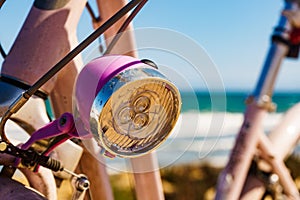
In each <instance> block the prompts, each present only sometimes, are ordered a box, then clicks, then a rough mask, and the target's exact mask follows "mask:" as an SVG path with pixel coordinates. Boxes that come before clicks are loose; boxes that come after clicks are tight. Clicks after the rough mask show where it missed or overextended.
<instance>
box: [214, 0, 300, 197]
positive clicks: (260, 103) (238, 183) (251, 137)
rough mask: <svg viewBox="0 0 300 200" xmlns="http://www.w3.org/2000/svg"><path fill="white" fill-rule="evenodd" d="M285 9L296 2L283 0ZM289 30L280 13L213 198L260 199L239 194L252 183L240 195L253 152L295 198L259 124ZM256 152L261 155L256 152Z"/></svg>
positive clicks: (286, 47)
mask: <svg viewBox="0 0 300 200" xmlns="http://www.w3.org/2000/svg"><path fill="white" fill-rule="evenodd" d="M285 9H286V10H295V11H299V5H298V2H296V1H286V2H285ZM292 29H293V27H292V25H291V24H290V23H289V21H288V19H287V18H286V17H285V16H281V18H280V21H279V26H278V28H276V29H275V32H274V34H273V38H272V39H273V41H272V44H271V47H270V50H269V53H268V55H267V58H266V61H265V64H264V67H263V71H262V73H261V76H260V79H259V81H258V83H257V86H256V88H255V90H254V93H253V95H252V96H250V97H249V98H248V102H247V104H248V105H247V109H246V112H245V116H244V123H243V125H242V127H241V129H240V132H239V134H238V136H237V139H236V143H235V145H234V147H233V150H232V152H231V155H230V158H229V161H228V164H227V165H226V167H225V169H224V170H223V172H222V173H221V174H220V176H219V180H218V187H217V194H216V199H230V200H232V199H240V198H245V199H247V198H248V197H249V199H250V198H251V199H259V198H261V196H260V197H259V196H256V197H254V196H252V194H251V195H249V196H248V197H246V196H243V195H246V191H249V190H251V188H252V186H253V185H252V186H247V187H248V188H247V189H246V188H244V191H243V195H242V196H241V192H242V190H243V186H244V183H245V180H246V178H247V174H248V171H249V168H250V165H251V162H252V159H253V158H254V156H255V155H259V156H260V157H262V158H263V159H264V160H265V161H267V163H268V164H269V165H270V166H271V168H272V170H273V172H274V173H276V174H277V175H278V177H279V180H280V183H281V185H282V187H283V190H284V193H285V195H287V196H288V197H289V198H291V199H299V193H298V189H297V187H296V186H295V184H294V182H293V179H292V177H291V176H290V173H289V171H288V169H287V168H286V166H285V165H284V163H283V160H282V159H283V157H284V156H282V155H280V156H277V155H276V151H275V150H274V148H273V147H274V146H273V144H272V142H271V141H270V140H269V138H267V136H266V135H265V134H264V130H263V126H262V123H263V120H264V118H265V116H266V114H267V113H268V111H270V110H272V109H273V108H274V105H273V104H272V100H271V98H272V94H273V88H274V83H275V80H276V77H277V74H278V71H279V68H280V65H281V62H282V60H283V59H284V58H285V57H286V56H287V55H288V53H289V45H288V44H287V41H289V39H290V32H291V31H292ZM291 112H292V114H290V115H289V116H288V117H287V118H290V116H295V115H294V112H293V111H291ZM285 122H286V121H285ZM292 126H293V124H292ZM287 127H289V126H288V125H287V124H282V125H281V130H282V129H283V130H284V131H287V130H286V128H287ZM298 131H299V129H298ZM276 135H277V136H276V137H278V134H277V133H276ZM281 135H282V134H281ZM276 137H275V138H276ZM285 137H287V136H285ZM293 139H299V133H298V134H296V135H295V136H294V137H293ZM293 143H295V142H293ZM289 144H291V141H289ZM289 148H291V146H289ZM260 152H261V154H258V153H260ZM285 152H287V150H285Z"/></svg>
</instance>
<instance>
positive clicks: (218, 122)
mask: <svg viewBox="0 0 300 200" xmlns="http://www.w3.org/2000/svg"><path fill="white" fill-rule="evenodd" d="M249 95H250V93H249V92H246V91H229V92H225V93H220V92H207V91H198V92H181V99H182V108H181V114H180V117H179V120H178V122H177V124H176V126H175V127H174V129H173V131H172V133H171V134H170V136H169V137H168V139H167V140H166V141H165V142H164V143H163V144H162V145H161V146H160V147H159V148H158V149H157V150H156V151H155V156H156V157H157V160H158V166H159V167H160V168H166V167H172V166H175V165H180V164H198V163H200V164H208V165H211V166H214V167H223V166H224V165H225V164H226V162H227V160H228V157H229V154H230V151H231V149H232V147H233V145H234V143H235V138H236V136H237V134H238V132H239V129H240V127H241V124H242V123H243V113H244V110H245V108H246V105H245V100H246V99H247V97H249ZM272 100H273V102H274V103H275V105H276V106H277V108H276V111H274V112H271V113H269V114H268V115H267V117H266V118H265V120H264V121H263V122H262V126H263V129H264V130H265V132H266V134H269V133H270V132H271V131H272V130H274V129H275V128H276V126H277V125H278V124H279V123H280V120H281V118H282V117H283V116H284V113H285V112H286V111H287V110H289V109H290V108H291V107H293V106H295V105H296V104H297V103H298V102H300V92H292V91H290V92H285V91H284V92H275V93H274V96H273V98H272ZM299 122H300V113H299ZM283 134H284V133H283ZM299 146H300V145H298V146H297V147H296V148H295V150H294V153H295V154H299V153H300V148H299ZM106 165H107V166H108V169H111V171H112V172H114V171H116V172H118V171H127V170H129V171H130V170H131V168H132V167H131V161H130V159H124V158H116V159H113V160H111V159H108V160H107V163H106Z"/></svg>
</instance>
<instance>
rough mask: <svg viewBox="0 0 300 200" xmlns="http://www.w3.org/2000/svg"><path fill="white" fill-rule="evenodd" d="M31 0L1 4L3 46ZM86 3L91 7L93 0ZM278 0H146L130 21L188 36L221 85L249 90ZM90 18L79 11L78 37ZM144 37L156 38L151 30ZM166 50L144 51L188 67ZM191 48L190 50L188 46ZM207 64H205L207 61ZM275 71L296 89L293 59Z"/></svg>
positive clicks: (299, 84) (280, 85) (281, 82)
mask: <svg viewBox="0 0 300 200" xmlns="http://www.w3.org/2000/svg"><path fill="white" fill-rule="evenodd" d="M32 3H33V1H29V0H23V1H20V0H7V1H6V3H5V4H4V6H3V7H2V9H1V11H0V27H1V29H0V41H1V43H2V45H3V47H4V49H5V50H6V51H8V50H9V48H10V47H11V45H12V42H13V41H14V38H15V37H16V35H17V33H18V30H19V29H20V26H21V25H22V23H23V21H24V19H25V17H26V15H27V13H28V12H29V10H30V7H31V5H32ZM90 3H91V5H92V6H93V8H94V9H96V7H95V2H94V1H90ZM283 5H284V3H283V1H282V0H264V1H261V0H251V1H243V0H227V1H220V0H218V1H217V0H187V1H182V0H181V1H179V0H149V1H148V2H147V4H146V5H145V6H144V8H143V9H142V11H141V12H140V13H139V14H138V16H137V17H136V18H135V19H134V22H133V24H134V28H135V29H145V28H149V27H151V28H156V29H163V30H167V31H171V32H174V33H175V35H176V34H177V35H178V34H179V35H181V36H182V37H184V38H185V39H187V38H188V39H189V41H192V42H193V43H196V44H197V45H198V46H200V47H201V48H202V49H203V50H204V52H205V53H206V54H207V57H208V58H209V59H210V60H211V61H212V63H213V64H214V67H215V68H216V73H219V78H220V81H221V82H222V83H223V84H224V87H225V89H226V90H247V91H248V90H252V89H253V88H254V86H255V84H256V81H257V79H258V76H259V74H260V71H261V68H262V65H263V62H264V59H265V57H266V54H267V51H268V48H269V45H270V36H271V33H272V30H273V28H274V27H275V25H276V24H277V22H278V19H279V14H280V12H281V9H282V8H283ZM89 22H90V19H89V15H88V14H87V12H86V11H84V13H83V15H82V17H81V20H80V22H79V25H78V38H79V41H82V40H83V39H84V38H85V37H86V36H88V34H89V33H91V32H92V26H91V24H90V23H89ZM139 35H140V34H138V37H140V36H139ZM145 38H147V39H148V40H151V39H153V40H155V39H154V38H151V35H150V36H147V37H145ZM145 38H144V39H145ZM174 38H176V37H175V36H174ZM174 43H175V44H176V43H177V44H182V46H184V44H183V42H181V43H180V42H179V43H178V41H175V40H174ZM186 43H187V44H188V43H189V42H186ZM185 50H187V49H185ZM165 53H166V52H164V53H160V52H159V51H158V52H155V53H153V52H149V56H150V59H151V58H152V57H151V55H152V56H153V58H154V59H155V61H156V62H158V63H159V64H160V63H162V64H163V65H169V66H172V67H174V68H175V69H178V70H177V72H178V71H179V72H178V73H180V71H189V70H182V69H180V66H179V65H181V64H182V65H184V62H188V60H185V61H182V60H181V61H180V59H179V60H177V61H176V58H175V59H173V58H172V57H171V56H170V55H167V53H166V55H165ZM190 53H193V49H191V50H190ZM142 55H144V54H142ZM167 58H169V60H168V61H167ZM199 59H200V58H199ZM204 60H205V58H204ZM0 62H1V63H2V62H3V59H0ZM203 62H205V61H203ZM204 67H205V66H204ZM187 69H188V68H187ZM206 70H210V69H209V66H208V67H207V69H206ZM280 72H281V73H280V75H279V79H278V81H277V83H276V90H292V91H294V90H297V91H300V79H299V75H300V63H299V61H298V60H291V59H286V60H285V61H284V63H283V66H282V69H281V71H280ZM191 73H192V72H191ZM211 73H212V72H211ZM214 73H215V72H214ZM183 76H184V78H185V79H189V80H190V82H191V84H192V87H198V85H201V84H198V85H197V80H199V78H197V77H195V78H194V79H193V76H190V75H188V74H186V75H183ZM201 76H202V79H203V80H202V82H206V83H204V85H205V84H206V86H207V87H210V85H211V83H209V81H207V80H206V79H209V78H206V77H205V76H206V75H205V73H204V74H202V75H201ZM203 76H204V77H203ZM199 82H201V80H199ZM207 82H208V83H207ZM199 87H200V88H201V86H199Z"/></svg>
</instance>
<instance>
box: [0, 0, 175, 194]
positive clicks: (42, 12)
mask: <svg viewBox="0 0 300 200" xmlns="http://www.w3.org/2000/svg"><path fill="white" fill-rule="evenodd" d="M74 2H75V1H66V2H64V1H57V2H56V4H55V3H49V4H48V3H45V2H42V1H38V0H37V1H35V3H34V7H33V8H32V11H31V13H30V15H29V17H28V19H27V21H26V22H25V25H24V26H25V27H26V24H27V26H29V27H30V26H31V25H32V24H31V23H33V22H35V21H34V20H33V18H34V16H35V17H36V16H39V17H40V18H39V20H44V19H47V17H49V16H51V15H53V16H54V17H53V16H52V18H51V17H49V20H48V21H47V20H45V21H47V22H48V24H47V23H45V24H42V23H41V26H37V29H38V28H40V31H41V32H39V33H37V34H41V33H43V34H44V36H48V37H49V35H47V34H49V33H54V31H53V30H51V29H52V28H55V27H54V26H53V24H55V25H56V26H58V27H59V26H63V24H68V23H66V22H65V21H63V20H66V21H68V20H69V21H70V22H71V23H70V24H68V25H69V27H67V28H66V31H67V33H65V32H64V31H65V29H63V28H61V27H60V29H59V28H57V29H55V31H57V30H59V31H60V32H59V33H56V32H55V34H56V36H58V38H55V37H54V38H53V39H54V40H55V39H57V41H56V42H66V38H65V37H66V35H68V34H69V37H70V39H71V40H72V41H71V42H70V45H71V47H73V45H74V43H76V39H75V38H76V37H75V36H73V35H72V34H73V33H72V31H73V32H75V31H74V29H75V28H76V20H78V17H79V16H80V15H78V13H81V12H82V9H83V7H84V6H85V1H83V2H81V3H80V4H76V3H74ZM3 3H4V1H1V4H0V5H3ZM98 3H99V4H100V6H99V7H100V8H103V7H104V8H106V9H112V10H110V11H105V10H104V11H103V10H102V12H101V13H102V15H101V17H103V18H104V23H103V24H102V25H101V26H99V28H97V29H96V30H95V32H93V33H92V34H91V35H90V36H89V37H88V38H87V39H86V40H84V41H83V42H81V43H80V44H79V45H78V46H76V47H75V48H73V50H72V51H70V52H69V53H68V54H67V55H66V56H65V57H64V58H62V59H61V60H60V61H59V57H55V56H57V55H59V56H60V55H61V54H62V52H58V53H55V52H52V55H51V56H49V55H43V53H42V51H41V52H38V53H37V54H38V55H39V56H40V57H42V58H43V60H42V62H36V63H35V64H37V65H38V66H39V68H38V69H39V70H38V71H36V70H35V69H32V68H30V67H29V70H28V68H27V70H28V71H30V73H32V74H30V73H29V74H28V71H27V74H26V73H24V71H23V72H22V73H18V69H16V68H8V67H6V66H7V65H9V62H10V61H11V60H10V58H11V57H13V56H12V54H15V55H19V56H20V55H21V59H19V60H21V62H22V59H25V60H26V56H27V55H26V53H25V54H24V52H23V55H22V53H21V52H18V51H19V50H20V49H18V45H21V46H22V42H23V44H24V43H26V42H28V41H30V40H26V39H25V40H23V41H22V40H21V39H20V40H21V42H20V41H19V42H16V45H15V46H14V48H13V50H12V51H11V52H10V56H8V57H7V59H6V64H5V65H3V67H2V74H1V79H2V81H3V82H5V83H3V82H2V84H4V85H5V87H9V86H11V85H13V86H11V87H10V88H9V89H13V90H7V91H12V92H16V93H22V95H21V96H19V97H18V99H17V100H16V101H15V102H14V103H12V104H11V105H10V106H9V107H8V108H7V111H6V112H5V113H4V115H3V118H2V120H1V138H2V142H1V145H0V146H1V151H2V152H4V153H7V154H10V155H13V157H14V156H16V157H19V158H22V161H21V162H18V163H19V164H22V165H23V167H29V168H31V169H32V170H34V171H37V170H38V168H39V167H38V166H39V165H41V166H45V167H47V168H51V169H52V170H53V171H65V172H67V173H68V174H70V175H72V176H75V177H76V181H75V184H74V185H75V186H76V189H77V190H76V192H75V196H74V198H80V197H79V196H82V195H84V194H82V193H84V192H85V191H86V190H87V188H88V187H89V182H88V180H87V179H86V177H85V176H84V175H78V174H74V173H73V172H72V171H70V170H67V169H66V168H63V167H62V166H61V165H60V163H59V162H58V161H57V160H55V159H52V158H50V157H49V156H48V154H49V153H50V151H51V150H52V149H53V148H54V147H56V146H57V145H58V144H60V143H62V142H64V141H66V140H67V139H69V138H72V137H79V135H78V133H77V132H76V130H74V122H73V121H74V120H73V118H72V115H70V114H67V113H66V114H62V112H66V110H72V108H71V107H70V106H71V97H72V92H71V90H70V88H71V86H72V85H73V84H74V79H75V77H76V76H77V73H78V71H79V70H78V68H77V66H78V65H77V64H79V65H80V61H79V60H75V61H74V63H72V64H71V65H70V66H68V68H69V70H68V71H66V70H64V71H62V72H61V73H60V74H59V75H58V77H56V78H57V79H58V80H56V81H57V82H58V83H62V82H63V83H64V84H65V85H63V86H62V85H59V84H54V80H53V79H51V80H50V82H47V81H49V79H50V78H52V77H53V75H55V74H56V73H57V72H58V71H59V70H61V69H62V68H63V67H64V66H65V65H66V64H67V63H68V62H70V61H71V60H72V59H73V58H74V57H75V56H76V55H77V54H78V53H80V51H82V50H83V49H84V48H85V47H86V46H87V45H88V44H90V43H91V42H92V41H93V40H95V39H96V38H98V37H99V36H100V35H101V34H103V33H104V35H106V34H107V35H106V37H108V36H111V35H115V34H116V33H121V32H122V31H124V30H125V29H126V27H128V25H129V23H130V21H131V20H132V19H133V18H134V16H135V15H136V14H137V12H138V11H139V10H140V9H141V8H142V7H143V5H144V4H145V3H146V1H138V0H134V1H131V2H129V3H128V4H127V5H126V6H125V5H124V2H123V1H120V2H116V3H115V4H111V6H108V5H106V7H105V2H103V1H99V2H98ZM123 6H124V7H123ZM66 7H67V8H69V9H65V8H66ZM119 8H121V9H120V11H119V12H117V13H116V14H115V15H113V16H112V17H110V16H109V15H111V13H113V11H114V10H116V9H117V10H118V9H119ZM133 8H135V9H134V10H133V11H132V13H131V14H130V15H129V16H128V18H127V19H124V22H123V23H120V25H119V27H120V28H119V27H118V26H115V29H117V31H116V30H113V31H111V30H110V32H109V31H108V32H105V31H106V30H107V29H108V28H109V27H111V26H112V25H114V24H115V23H116V22H117V21H118V20H119V19H120V18H122V17H123V16H124V15H125V14H126V13H127V12H129V11H130V10H131V9H133ZM55 9H57V10H58V12H56V13H55V12H54V14H53V13H51V11H52V10H55ZM88 9H89V10H90V7H89V6H88ZM47 10H50V11H49V12H48V13H47ZM68 12H70V13H68ZM69 16H71V17H73V18H71V17H69ZM91 16H92V17H93V20H94V23H95V26H98V25H99V23H102V22H103V21H100V18H96V17H95V15H93V13H92V12H91ZM30 17H31V18H30ZM105 18H107V20H106V19H105ZM108 18H109V19H108ZM31 20H32V21H31ZM47 25H49V27H47ZM47 28H48V29H47ZM24 29H25V28H24ZM27 30H28V29H27ZM24 32H25V33H22V32H21V34H23V36H24V35H25V36H26V30H25V31H24ZM37 32H38V31H37ZM27 34H28V32H27ZM53 35H54V34H53ZM27 36H28V35H27ZM119 36H120V35H117V36H116V37H114V39H113V40H112V41H111V43H110V44H108V45H107V51H108V52H109V51H110V50H111V48H112V46H113V45H114V44H115V42H116V41H117V40H120V38H119ZM31 37H33V38H36V39H38V38H39V37H36V35H34V36H32V35H31ZM60 37H62V38H60ZM17 40H18V39H17ZM127 42H128V41H127ZM33 44H35V43H33ZM52 44H54V46H51V45H52ZM38 45H39V44H38V42H37V44H36V46H32V48H35V49H38V47H39V46H38ZM43 45H46V46H49V49H55V42H53V40H52V41H51V42H48V43H47V44H45V43H43ZM68 45H69V43H68V42H67V43H64V45H62V46H65V48H66V49H63V51H66V52H68V51H69V48H71V47H70V46H68ZM114 50H115V49H114ZM58 51H60V50H58ZM2 53H3V51H2ZM22 56H23V57H22ZM27 58H28V57H27ZM55 60H57V61H59V62H57V64H56V65H54V64H55ZM40 61H41V60H40ZM130 62H132V63H131V65H133V63H135V64H137V63H138V64H139V65H146V66H147V67H148V68H149V69H148V70H150V71H151V70H156V69H155V66H153V65H152V64H150V65H149V63H146V64H144V63H143V62H140V61H137V60H131V61H130ZM45 63H47V64H45ZM49 63H51V65H54V67H52V68H51V69H50V70H49V66H48V65H49ZM23 64H24V63H23ZM43 64H45V65H43ZM127 64H129V63H127ZM23 66H24V65H23ZM149 66H150V67H149ZM31 67H32V66H31ZM126 67H130V65H128V66H126ZM48 70H49V71H48ZM139 73H141V72H139ZM66 74H68V76H66ZM156 74H158V73H156ZM40 75H43V76H42V77H41V78H39V76H40ZM19 80H21V81H19ZM36 80H37V81H36ZM46 82H47V84H45V83H46ZM8 83H9V84H8ZM26 83H27V84H26ZM66 84H67V85H66ZM153 84H154V83H153ZM8 85H9V86H8ZM14 86H17V89H16V87H14ZM167 87H168V89H169V91H171V90H173V88H174V87H173V86H172V85H171V83H168V84H167ZM18 88H21V89H18ZM40 88H41V90H40ZM24 89H25V92H24V91H23V90H24ZM174 89H175V88H174ZM174 92H175V93H176V91H175V90H174ZM45 93H46V94H45ZM175 93H174V95H175ZM8 94H11V93H8ZM47 94H50V96H51V100H52V104H53V109H54V111H55V115H56V117H57V119H56V120H54V121H52V122H50V123H49V124H48V125H46V126H45V124H46V123H48V122H49V119H47V117H46V116H45V112H39V111H41V110H45V109H44V107H43V106H44V105H43V102H42V101H41V99H39V98H30V97H31V96H38V97H40V98H45V97H46V96H47ZM12 95H15V94H12ZM176 95H178V94H176ZM99 98H100V97H99ZM29 99H30V101H35V102H31V103H26V102H27V101H29ZM25 103H26V106H27V105H34V106H35V108H37V107H38V108H39V109H41V110H38V111H37V112H35V113H26V112H18V111H19V110H20V109H21V107H23V105H24V104H25ZM147 109H148V107H147ZM31 111H32V110H31ZM13 114H15V115H14V120H15V121H17V122H21V123H20V124H23V127H24V128H26V130H28V131H29V132H33V133H32V136H31V138H30V139H29V140H28V141H27V143H25V144H23V145H22V148H18V147H16V146H15V145H12V143H11V142H10V140H9V139H8V138H7V137H6V134H5V131H4V126H5V123H6V122H7V120H8V119H10V118H11V116H12V115H13ZM35 114H36V116H35ZM135 114H136V115H137V116H143V115H142V114H140V112H138V111H136V113H135ZM177 115H178V113H177ZM32 116H34V118H38V119H41V120H36V121H35V122H34V125H33V126H30V125H31V123H32V122H31V121H30V118H32ZM37 116H38V117H37ZM138 119H139V120H141V119H140V118H138ZM175 119H176V117H175ZM28 125H29V126H28ZM41 125H42V128H41ZM103 128H105V127H103ZM169 128H171V127H168V129H169ZM35 129H36V130H37V131H33V130H35ZM49 131H53V132H52V133H50V132H49ZM104 132H105V131H104ZM53 136H57V137H55V139H54V140H52V141H51V142H50V143H48V144H47V145H46V147H41V146H40V148H42V152H43V153H42V154H40V153H37V152H36V151H35V150H32V149H29V147H30V146H31V144H32V143H34V142H36V141H37V140H40V139H46V138H49V137H53ZM88 137H89V136H88ZM160 137H161V138H160V139H162V140H164V138H165V137H166V135H161V136H160ZM79 138H81V136H80V137H79ZM108 139H109V138H108ZM159 143H160V142H159ZM106 145H107V147H108V144H106ZM119 145H121V144H119ZM147 145H149V148H147V149H146V148H145V149H143V147H142V146H140V148H139V150H141V151H140V152H138V151H137V152H135V153H134V156H137V155H138V154H140V153H142V154H146V153H148V151H149V150H151V149H153V147H154V146H157V145H158V143H157V144H153V145H152V147H151V145H150V143H149V144H147ZM76 148H77V149H78V147H75V148H73V150H74V149H76ZM79 149H80V148H79ZM113 150H115V149H113V148H110V152H109V151H104V152H103V153H104V155H106V156H115V155H118V154H119V153H121V152H116V151H115V152H114V155H112V151H113ZM77 151H78V156H80V154H81V152H82V150H77ZM128 152H129V153H128V154H129V156H131V155H130V153H131V152H134V151H133V150H131V151H128ZM4 155H5V154H4ZM119 155H121V154H119ZM123 156H124V155H123ZM76 157H77V156H76ZM85 158H88V155H87V154H85V156H83V157H82V159H85ZM3 159H4V160H3V163H2V164H4V165H5V166H16V163H13V162H14V161H13V160H14V159H12V157H10V156H8V157H4V158H3ZM82 159H81V160H82ZM75 160H76V159H75ZM146 160H147V161H148V163H149V164H150V165H155V160H154V159H153V157H151V156H150V157H146ZM73 162H75V163H76V161H73ZM92 163H94V164H95V165H96V164H97V162H95V160H91V159H89V161H88V163H87V162H82V163H81V164H86V165H89V164H92ZM132 163H133V164H134V163H136V164H139V160H136V161H134V160H133V162H132ZM73 165H74V164H73ZM75 165H77V164H75ZM79 165H80V164H79ZM83 168H85V167H83ZM11 171H14V169H13V168H11V167H4V170H2V172H1V174H2V175H6V176H9V177H10V176H11V174H12V172H11ZM85 172H86V173H88V172H89V170H87V171H85ZM96 172H97V175H100V176H103V178H99V179H98V180H100V183H99V182H98V183H97V182H96V183H95V184H94V183H91V186H94V187H99V186H100V188H102V189H103V190H104V191H102V192H103V193H104V194H102V195H104V198H105V199H112V194H111V189H110V188H109V184H108V182H107V174H105V173H103V172H104V168H103V166H100V169H98V170H96ZM99 172H102V174H99ZM25 173H26V172H25ZM47 173H48V175H47V176H48V177H51V174H49V172H47ZM94 175H95V174H94ZM158 175H159V174H158V172H157V171H156V172H151V173H147V174H144V175H143V174H136V175H135V177H136V181H137V187H140V186H139V185H141V184H139V182H141V181H142V182H143V181H145V180H147V181H149V180H150V181H149V183H148V186H149V187H148V188H147V189H151V188H152V191H153V192H152V196H149V195H147V196H146V194H145V193H144V192H143V190H145V189H146V188H144V189H143V188H142V187H140V189H137V193H138V194H137V195H138V196H139V198H143V197H145V198H151V197H156V198H163V197H162V193H161V190H160V188H161V185H160V184H161V183H160V182H159V181H158V179H157V176H158ZM38 176H41V174H40V175H38ZM38 176H35V175H34V174H32V173H31V172H28V173H27V178H28V179H29V180H31V177H32V180H31V182H30V183H31V184H32V186H34V187H36V189H37V190H40V191H41V192H44V194H45V193H47V192H48V194H47V195H48V196H47V198H53V199H55V198H56V194H55V191H53V190H55V189H53V188H52V191H48V190H49V189H51V188H50V186H51V185H53V182H54V181H53V179H51V178H48V177H44V176H41V177H42V178H41V179H40V181H42V182H44V183H46V186H45V187H44V186H42V187H39V186H41V185H37V184H34V183H37V181H36V179H34V178H36V177H38ZM60 176H62V175H60ZM60 178H62V177H60ZM47 179H48V180H47ZM151 181H152V182H151ZM47 184H48V185H47ZM45 190H46V191H45ZM93 191H96V190H95V189H93ZM94 197H95V196H94ZM96 197H99V196H96ZM32 198H33V197H32ZM90 198H91V195H90Z"/></svg>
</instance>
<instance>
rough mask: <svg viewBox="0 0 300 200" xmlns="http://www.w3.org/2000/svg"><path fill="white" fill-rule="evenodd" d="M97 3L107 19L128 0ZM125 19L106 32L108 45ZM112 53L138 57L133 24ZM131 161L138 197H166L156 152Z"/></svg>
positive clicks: (104, 18) (100, 0)
mask: <svg viewBox="0 0 300 200" xmlns="http://www.w3.org/2000/svg"><path fill="white" fill-rule="evenodd" d="M97 4H98V9H99V12H100V13H101V17H102V19H103V20H104V21H105V20H106V19H108V18H109V17H110V16H111V15H112V14H113V13H114V12H116V11H117V10H118V9H119V8H120V7H122V6H124V5H125V4H126V0H119V1H115V2H114V3H111V1H110V0H97ZM124 20H125V19H121V20H120V21H119V22H117V23H116V24H115V25H114V26H113V27H111V28H110V29H109V30H107V31H106V32H105V33H104V36H105V39H106V45H107V46H108V45H109V44H110V42H111V41H112V39H113V36H115V34H116V33H117V32H118V30H119V29H120V27H121V25H122V23H123V21H124ZM110 54H125V55H129V56H133V57H138V52H137V51H136V45H135V39H134V34H133V26H132V24H130V25H129V26H128V27H127V29H126V33H125V34H122V35H121V37H120V38H119V39H118V42H117V45H116V46H114V47H113V49H112V51H111V52H110ZM130 163H131V166H132V170H133V172H135V173H134V180H135V191H136V196H137V199H138V200H139V199H143V200H144V199H145V200H147V199H149V200H150V199H157V200H158V199H164V194H163V188H162V182H161V179H160V173H159V170H158V161H157V158H156V155H155V153H151V154H148V155H144V156H142V157H139V158H133V159H130ZM143 171H146V172H143Z"/></svg>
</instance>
